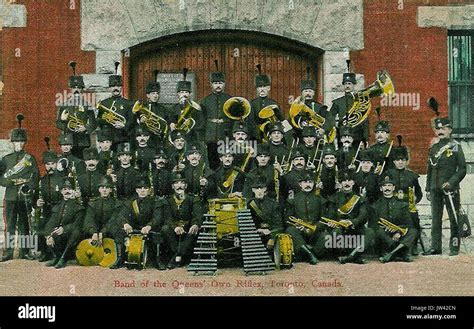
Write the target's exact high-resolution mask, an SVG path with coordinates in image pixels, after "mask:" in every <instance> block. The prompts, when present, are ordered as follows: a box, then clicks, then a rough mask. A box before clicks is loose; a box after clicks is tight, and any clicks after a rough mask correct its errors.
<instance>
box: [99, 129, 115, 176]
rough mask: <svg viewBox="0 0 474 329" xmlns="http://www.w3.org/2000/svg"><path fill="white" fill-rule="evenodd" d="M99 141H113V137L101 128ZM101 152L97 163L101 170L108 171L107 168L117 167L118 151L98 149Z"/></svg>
mask: <svg viewBox="0 0 474 329" xmlns="http://www.w3.org/2000/svg"><path fill="white" fill-rule="evenodd" d="M97 141H98V142H99V143H100V142H104V141H110V142H112V137H111V136H109V134H108V133H107V132H105V131H103V130H99V131H98V132H97ZM98 152H99V164H98V165H97V167H98V169H99V171H101V172H104V173H105V172H106V171H107V169H109V168H110V169H113V168H117V166H118V161H117V157H116V152H114V151H113V150H112V149H110V150H108V151H103V150H101V149H98Z"/></svg>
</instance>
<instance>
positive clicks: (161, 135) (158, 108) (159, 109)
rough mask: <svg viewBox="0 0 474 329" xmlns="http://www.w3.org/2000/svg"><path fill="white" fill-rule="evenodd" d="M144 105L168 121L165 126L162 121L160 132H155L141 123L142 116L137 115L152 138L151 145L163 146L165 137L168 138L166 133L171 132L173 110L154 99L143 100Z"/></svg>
mask: <svg viewBox="0 0 474 329" xmlns="http://www.w3.org/2000/svg"><path fill="white" fill-rule="evenodd" d="M157 83H158V82H157ZM143 106H145V107H146V108H147V109H148V110H150V111H151V112H152V113H154V114H156V115H158V116H159V117H161V118H163V120H165V121H166V122H167V125H166V126H165V123H164V122H163V121H160V124H161V125H160V131H159V132H158V133H155V132H153V131H151V130H150V129H148V128H147V125H146V124H145V123H140V121H139V120H140V117H139V115H137V118H136V121H137V122H139V123H137V125H138V126H140V127H142V128H143V129H144V130H146V131H147V132H148V133H149V134H150V136H151V138H150V142H149V143H150V146H152V147H158V146H163V145H164V142H165V139H166V134H167V133H168V132H169V124H170V123H171V122H173V121H172V120H173V118H174V116H173V111H171V112H170V110H168V109H167V108H166V107H164V106H163V105H162V104H159V103H155V102H152V101H149V100H148V101H145V102H143ZM165 131H166V134H165Z"/></svg>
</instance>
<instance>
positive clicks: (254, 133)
mask: <svg viewBox="0 0 474 329" xmlns="http://www.w3.org/2000/svg"><path fill="white" fill-rule="evenodd" d="M257 70H258V75H257V76H255V87H256V88H257V98H255V99H253V100H252V101H251V102H250V105H251V107H252V111H251V114H250V115H252V116H253V122H254V127H249V128H251V137H252V138H258V139H259V140H260V141H261V140H262V139H263V136H260V135H259V133H258V132H259V130H258V128H259V126H260V125H261V124H263V123H264V122H265V121H266V119H262V118H260V117H259V113H260V110H262V109H263V108H265V107H267V106H270V105H277V102H276V101H275V100H273V99H271V98H270V97H268V95H269V94H270V90H271V84H272V82H271V78H270V76H269V75H266V74H262V67H261V65H260V64H257ZM273 111H274V115H275V116H276V119H277V120H278V121H283V120H284V119H285V118H284V116H283V113H282V112H281V110H280V108H279V107H278V106H275V107H273Z"/></svg>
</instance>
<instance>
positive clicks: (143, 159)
mask: <svg viewBox="0 0 474 329" xmlns="http://www.w3.org/2000/svg"><path fill="white" fill-rule="evenodd" d="M154 157H155V149H154V148H153V147H151V146H149V145H146V146H143V147H141V146H138V145H137V147H136V148H135V152H134V159H135V168H136V169H138V170H139V171H140V172H142V173H144V172H148V170H149V169H150V166H153V159H154Z"/></svg>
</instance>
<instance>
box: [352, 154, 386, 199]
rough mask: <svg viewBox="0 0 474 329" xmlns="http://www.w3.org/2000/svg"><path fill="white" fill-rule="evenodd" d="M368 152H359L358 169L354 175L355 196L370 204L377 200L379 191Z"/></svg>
mask: <svg viewBox="0 0 474 329" xmlns="http://www.w3.org/2000/svg"><path fill="white" fill-rule="evenodd" d="M370 153H371V152H370V151H369V150H361V151H360V152H359V156H358V158H359V160H360V163H359V168H358V170H357V171H356V173H355V175H354V180H355V187H354V191H355V192H356V194H358V195H360V196H363V197H366V198H367V202H368V203H369V204H372V203H374V202H375V200H377V198H378V196H379V194H380V191H379V189H378V177H379V176H378V175H376V174H374V172H373V167H374V163H373V162H372V156H371V154H370Z"/></svg>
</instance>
